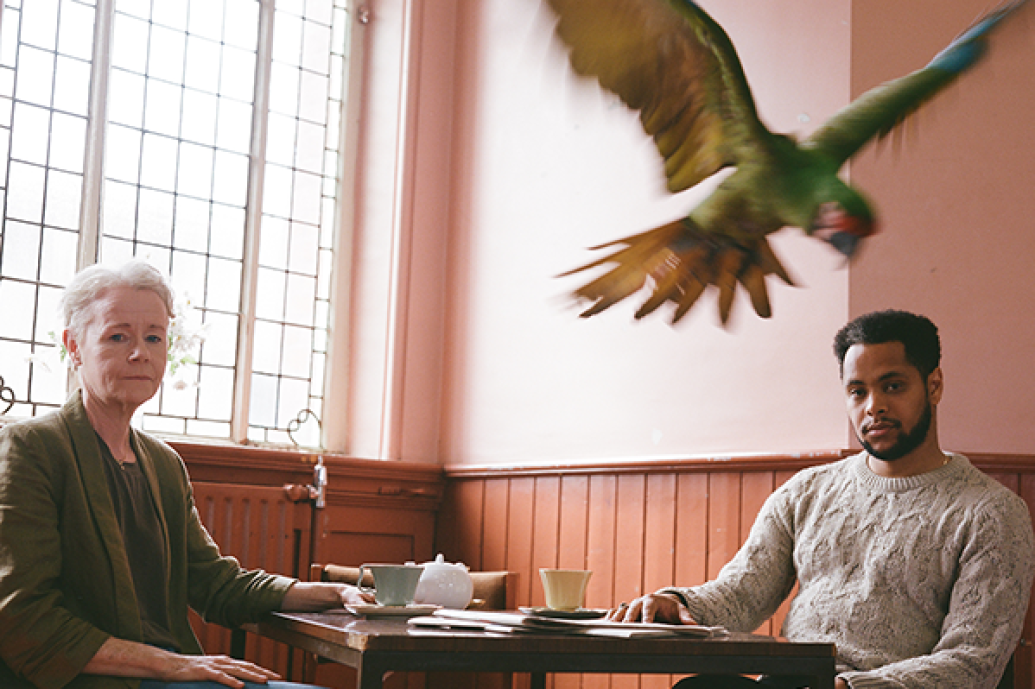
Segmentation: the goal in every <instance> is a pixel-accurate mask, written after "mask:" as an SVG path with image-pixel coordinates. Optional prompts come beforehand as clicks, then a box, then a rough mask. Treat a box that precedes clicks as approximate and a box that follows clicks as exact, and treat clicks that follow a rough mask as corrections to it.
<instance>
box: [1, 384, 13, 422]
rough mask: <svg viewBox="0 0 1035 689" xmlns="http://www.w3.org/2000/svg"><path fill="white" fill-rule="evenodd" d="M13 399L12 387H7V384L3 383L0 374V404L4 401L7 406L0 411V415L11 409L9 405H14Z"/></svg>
mask: <svg viewBox="0 0 1035 689" xmlns="http://www.w3.org/2000/svg"><path fill="white" fill-rule="evenodd" d="M15 401H16V400H15V397H14V388H10V387H8V386H7V384H6V383H4V377H3V376H0V404H2V403H4V402H6V403H7V406H6V407H4V410H3V411H0V416H2V415H4V414H6V413H7V412H9V411H11V407H13V406H14V403H15Z"/></svg>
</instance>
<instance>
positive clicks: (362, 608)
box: [345, 604, 441, 617]
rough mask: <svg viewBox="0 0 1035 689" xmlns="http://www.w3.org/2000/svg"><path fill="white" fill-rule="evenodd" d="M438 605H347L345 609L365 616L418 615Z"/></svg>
mask: <svg viewBox="0 0 1035 689" xmlns="http://www.w3.org/2000/svg"><path fill="white" fill-rule="evenodd" d="M440 607H441V606H438V605H416V604H413V605H346V606H345V609H346V610H348V611H349V612H351V613H352V614H353V615H362V616H363V617H416V616H417V615H430V614H431V613H433V612H435V611H436V610H438V609H439V608H440Z"/></svg>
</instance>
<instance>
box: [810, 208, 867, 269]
mask: <svg viewBox="0 0 1035 689" xmlns="http://www.w3.org/2000/svg"><path fill="white" fill-rule="evenodd" d="M874 231H875V229H874V227H873V221H872V220H870V219H869V218H862V217H859V216H855V215H849V214H848V213H846V212H845V210H844V208H842V207H841V204H839V203H836V202H829V203H824V204H822V205H821V206H820V207H819V211H818V212H817V213H816V217H815V220H814V221H813V223H812V228H811V231H810V233H809V234H811V235H812V236H814V237H818V238H819V239H822V240H823V241H825V242H827V243H829V244H830V245H831V246H833V247H834V248H835V249H837V250H838V252H839V253H841V254H842V255H843V256H844V257H845V258H851V257H852V255H853V254H855V251H856V249H858V248H859V243H860V242H861V241H862V239H863V238H864V237H869V236H870V235H871V234H873V233H874Z"/></svg>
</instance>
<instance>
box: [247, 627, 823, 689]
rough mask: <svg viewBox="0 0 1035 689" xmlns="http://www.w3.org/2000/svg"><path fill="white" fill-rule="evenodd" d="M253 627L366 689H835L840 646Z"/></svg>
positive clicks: (741, 638)
mask: <svg viewBox="0 0 1035 689" xmlns="http://www.w3.org/2000/svg"><path fill="white" fill-rule="evenodd" d="M248 628H249V631H252V632H255V633H257V634H260V635H262V636H265V637H268V638H271V639H275V640H277V641H281V642H284V643H286V644H289V645H291V646H295V647H297V648H300V649H303V650H305V651H307V652H309V653H315V654H317V655H319V656H323V657H324V658H327V659H329V660H333V661H336V662H339V663H342V664H344V665H347V666H349V667H352V668H355V669H356V671H357V673H358V676H357V687H358V688H359V689H381V686H382V680H383V677H384V675H385V673H387V672H389V671H393V670H395V671H459V672H528V673H532V687H533V689H536V688H539V689H541V688H542V687H543V686H544V683H545V673H549V672H552V673H558V672H593V673H632V674H647V673H660V674H695V673H723V674H770V675H802V676H808V677H813V678H814V680H813V681H812V683H811V685H810V687H811V689H833V687H834V675H835V670H834V645H833V644H827V643H792V642H789V641H783V640H778V639H774V638H772V637H768V636H757V635H753V634H733V635H731V636H729V637H727V638H722V639H695V638H690V637H661V638H640V639H616V638H607V637H594V636H581V635H580V636H573V635H565V634H516V633H491V632H483V631H458V630H423V629H414V628H411V627H409V626H408V625H407V623H406V621H405V620H404V619H399V618H396V619H372V620H368V619H363V618H359V617H355V616H352V615H349V614H343V613H274V614H273V615H271V616H270V617H269V618H268V619H266V620H264V621H262V622H259V623H257V624H254V625H249V626H248Z"/></svg>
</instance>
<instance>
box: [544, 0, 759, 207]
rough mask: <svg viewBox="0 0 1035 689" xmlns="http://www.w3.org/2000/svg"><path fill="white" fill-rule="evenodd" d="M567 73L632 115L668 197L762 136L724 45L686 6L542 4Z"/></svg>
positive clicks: (686, 1)
mask: <svg viewBox="0 0 1035 689" xmlns="http://www.w3.org/2000/svg"><path fill="white" fill-rule="evenodd" d="M547 2H548V3H549V4H550V6H551V7H552V8H553V9H554V11H555V12H556V14H557V16H558V23H557V35H558V36H559V37H560V38H561V39H562V40H563V41H564V42H565V43H566V44H567V45H568V46H569V48H570V51H571V55H570V60H571V64H572V67H573V69H574V70H575V71H576V72H577V73H578V74H580V75H583V76H591V77H595V78H596V79H597V80H598V81H599V83H600V85H601V86H603V87H604V88H605V89H607V90H609V91H611V92H613V93H615V94H616V95H618V97H619V98H621V100H622V102H624V103H625V104H626V105H627V106H629V107H630V108H632V109H634V110H638V111H639V112H640V122H641V124H642V125H643V128H644V131H646V132H647V133H648V134H649V135H651V136H652V137H654V142H655V144H656V145H657V147H658V151H659V153H660V154H661V156H662V157H663V158H664V159H665V161H666V164H665V174H666V176H667V178H668V187H669V189H670V190H671V191H673V192H676V191H682V190H684V189H689V188H690V187H692V186H694V185H695V184H697V183H699V182H701V181H702V180H704V179H707V178H708V177H710V176H711V175H713V174H715V173H716V172H718V171H719V170H720V169H722V168H723V167H726V166H728V165H733V164H736V163H737V162H738V160H739V159H740V157H741V156H743V155H746V154H749V152H753V151H755V150H756V147H757V146H758V145H760V143H761V142H760V139H759V136H760V135H763V134H764V133H765V132H766V130H765V128H764V127H763V126H762V124H761V122H759V121H758V115H757V113H756V111H755V106H754V102H753V100H752V98H751V92H750V89H749V88H748V85H747V80H746V79H745V78H744V73H743V69H742V67H741V65H740V61H739V59H738V58H737V55H736V51H735V50H734V48H733V45H732V43H731V42H730V40H729V37H728V36H727V35H726V33H725V32H724V31H723V30H722V28H721V27H720V26H719V25H718V24H716V23H715V22H714V21H712V20H711V18H709V17H708V15H707V14H705V13H704V12H703V11H701V9H700V8H699V7H697V5H695V4H694V3H693V2H690V0H547Z"/></svg>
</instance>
